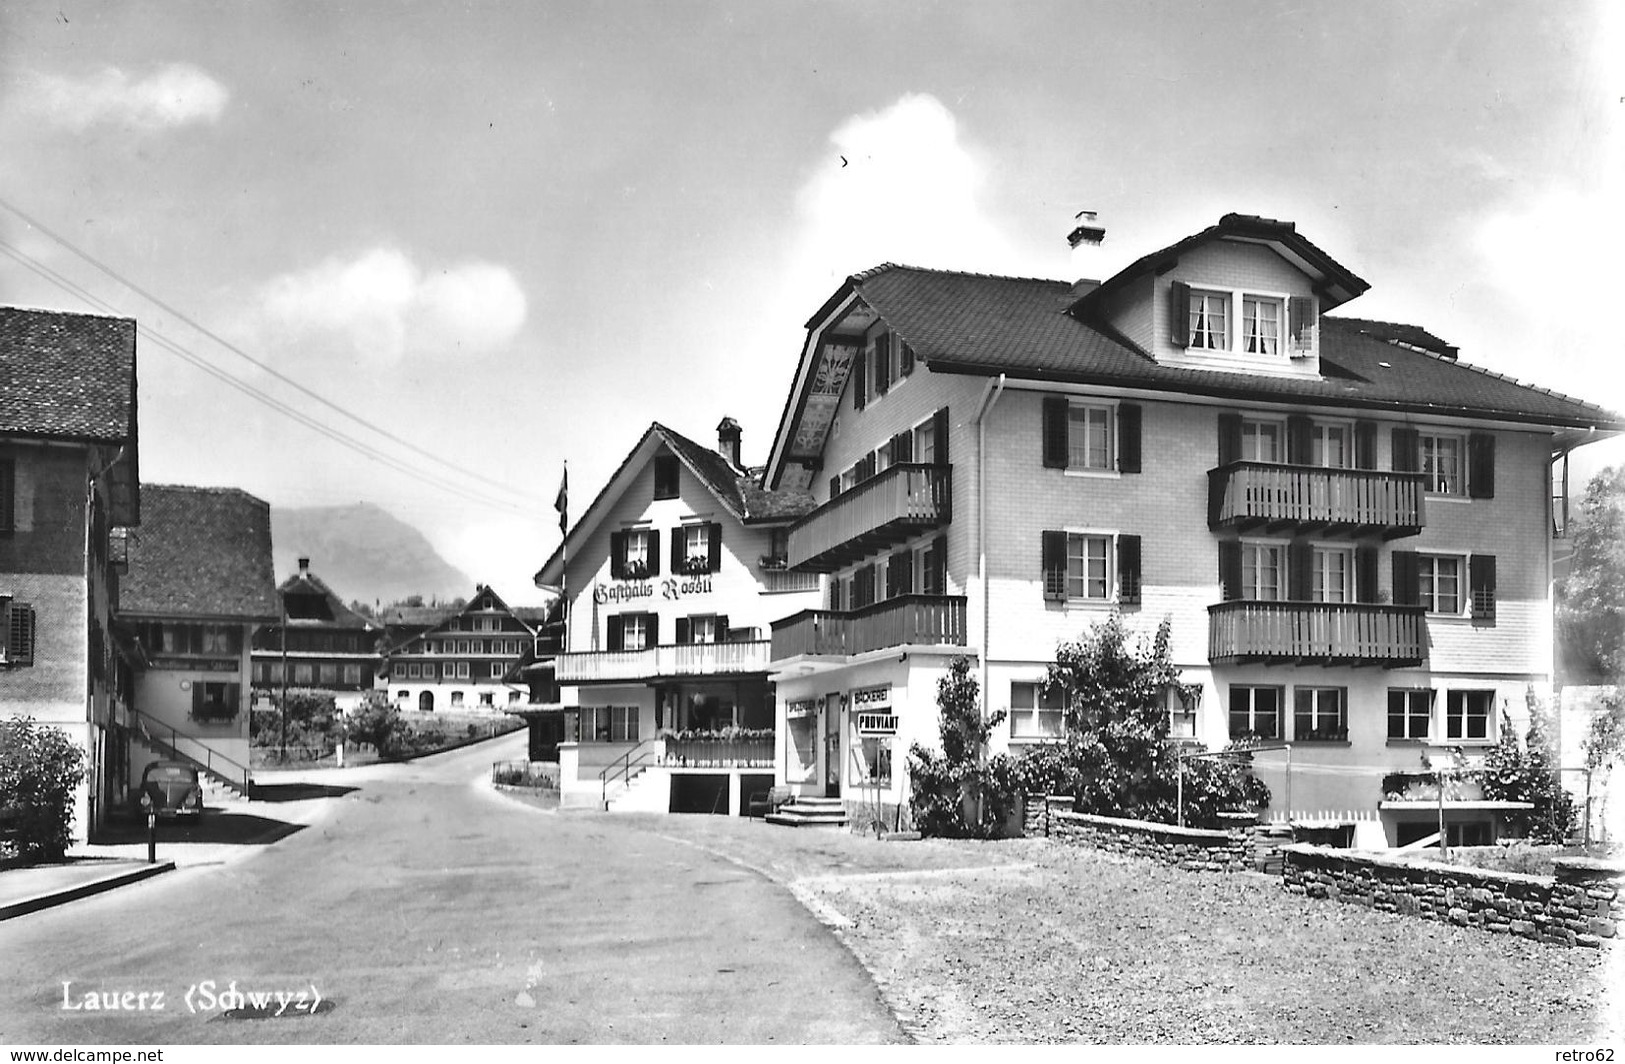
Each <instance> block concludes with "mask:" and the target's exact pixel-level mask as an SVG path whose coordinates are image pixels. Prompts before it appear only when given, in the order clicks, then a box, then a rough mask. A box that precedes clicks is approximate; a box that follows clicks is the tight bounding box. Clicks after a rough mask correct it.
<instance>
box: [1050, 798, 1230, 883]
mask: <svg viewBox="0 0 1625 1064" xmlns="http://www.w3.org/2000/svg"><path fill="white" fill-rule="evenodd" d="M1025 804H1026V808H1025V810H1024V813H1023V817H1022V821H1023V827H1024V829H1025V831H1026V833H1027V834H1028V835H1029V836H1034V835H1037V836H1048V837H1049V838H1053V839H1056V840H1058V841H1060V842H1063V843H1067V844H1069V845H1073V846H1087V847H1089V848H1091V849H1095V850H1104V851H1106V852H1107V853H1116V854H1122V855H1124V856H1126V857H1143V858H1146V859H1148V860H1152V861H1157V862H1159V863H1161V864H1166V865H1172V866H1173V867H1175V868H1183V869H1186V870H1188V871H1208V872H1239V871H1241V870H1243V869H1246V868H1250V867H1252V861H1253V845H1252V830H1251V829H1252V825H1253V822H1254V818H1253V817H1252V816H1251V815H1247V814H1232V815H1231V816H1232V818H1233V823H1234V826H1233V827H1230V828H1228V829H1227V830H1223V831H1208V830H1204V829H1201V828H1181V827H1175V826H1174V825H1172V824H1158V823H1154V822H1152V821H1149V820H1128V819H1125V818H1120V817H1108V816H1095V815H1094V814H1092V813H1074V812H1072V811H1071V809H1072V799H1071V798H1066V797H1049V798H1047V799H1046V798H1045V797H1044V796H1042V795H1028V796H1027V800H1026V803H1025Z"/></svg>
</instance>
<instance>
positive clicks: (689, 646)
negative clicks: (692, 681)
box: [554, 639, 771, 684]
mask: <svg viewBox="0 0 1625 1064" xmlns="http://www.w3.org/2000/svg"><path fill="white" fill-rule="evenodd" d="M770 645H771V643H770V641H769V640H766V639H753V640H751V641H749V642H745V643H674V644H670V645H666V646H657V647H645V648H644V649H642V650H593V651H576V652H573V653H569V654H560V655H559V656H558V657H557V658H556V659H554V670H555V672H554V674H555V676H556V677H557V679H558V682H559V683H561V684H584V683H614V682H621V681H633V680H653V679H655V678H657V677H663V676H739V675H748V674H750V673H757V672H766V671H767V661H768V650H769V647H770Z"/></svg>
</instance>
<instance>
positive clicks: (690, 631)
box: [677, 617, 694, 646]
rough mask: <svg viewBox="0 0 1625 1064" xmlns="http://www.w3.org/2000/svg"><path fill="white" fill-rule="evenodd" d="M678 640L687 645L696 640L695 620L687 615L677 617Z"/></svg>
mask: <svg viewBox="0 0 1625 1064" xmlns="http://www.w3.org/2000/svg"><path fill="white" fill-rule="evenodd" d="M677 642H679V643H681V644H683V645H685V646H686V645H687V644H689V643H692V642H694V622H693V621H690V620H689V619H688V618H687V617H679V618H677Z"/></svg>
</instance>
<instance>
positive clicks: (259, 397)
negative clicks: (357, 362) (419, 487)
mask: <svg viewBox="0 0 1625 1064" xmlns="http://www.w3.org/2000/svg"><path fill="white" fill-rule="evenodd" d="M0 251H3V252H5V253H6V254H7V255H8V256H10V257H11V258H12V259H14V260H15V261H17V262H18V263H20V264H22V265H23V266H25V267H27V268H28V269H30V270H32V271H33V272H34V273H36V274H38V275H39V276H40V277H42V278H44V279H45V280H47V281H49V282H51V283H52V284H54V285H56V286H57V287H58V288H61V289H62V290H63V291H65V292H68V293H69V294H70V295H73V296H76V297H77V298H79V299H81V300H83V301H85V302H86V303H87V304H89V305H90V306H92V307H94V308H96V309H98V310H102V311H104V312H106V313H109V314H117V313H119V310H118V308H117V307H115V306H113V305H112V304H111V303H109V302H108V301H106V300H104V299H102V298H101V297H99V296H97V295H95V294H94V293H92V292H90V291H88V290H87V289H85V288H84V287H82V286H81V285H79V284H78V283H76V282H75V281H73V280H72V279H70V278H68V277H66V276H64V275H62V274H61V273H58V272H57V271H56V270H53V269H51V268H50V267H49V266H46V265H45V264H44V263H42V262H40V261H39V260H37V259H35V258H33V256H31V255H29V254H28V253H27V252H24V251H22V250H21V249H19V248H17V247H15V246H13V245H11V244H9V243H7V242H5V241H3V240H0ZM140 330H141V334H142V335H143V336H145V337H146V338H147V339H148V340H149V341H151V342H153V343H155V344H157V345H158V346H159V347H161V348H163V349H165V350H167V351H169V352H170V353H171V354H174V355H175V356H176V357H177V358H180V359H181V360H182V361H184V362H187V363H188V364H190V365H192V366H195V367H196V368H198V369H200V370H202V371H203V372H205V373H207V374H209V375H210V376H212V377H214V378H216V379H217V380H220V381H221V382H223V383H225V384H227V385H229V386H230V387H232V388H235V389H237V390H238V391H240V392H242V393H243V394H245V395H247V396H249V397H250V398H251V399H254V400H256V401H257V402H260V403H262V404H264V405H265V406H267V407H270V408H271V409H272V410H274V411H276V412H277V413H280V414H282V415H283V416H285V417H288V418H290V419H292V420H294V421H297V422H299V423H300V424H302V425H304V426H306V427H307V428H309V429H311V430H312V431H314V432H317V433H319V434H320V435H322V436H325V437H327V438H328V439H330V440H332V441H334V442H335V443H338V444H340V445H341V446H343V447H346V448H348V449H350V450H352V451H354V452H356V453H357V454H360V455H362V456H363V457H365V458H370V459H372V460H373V461H376V462H378V463H379V464H381V465H384V466H387V467H389V468H391V469H394V470H396V471H397V472H400V473H404V474H406V475H407V476H411V477H413V478H415V479H418V480H420V481H423V482H425V483H427V484H429V485H431V486H434V487H438V488H440V489H441V490H443V491H446V492H449V493H451V494H454V495H457V496H459V497H461V498H463V499H466V500H467V501H469V502H473V503H478V504H480V505H483V506H487V507H490V508H492V509H497V510H503V511H505V512H508V513H512V514H516V515H519V516H524V517H531V516H534V514H533V512H532V511H530V510H528V509H526V508H524V507H522V506H519V505H517V504H514V503H512V502H508V501H506V500H503V499H499V498H497V497H495V496H491V495H488V494H485V493H482V492H477V491H475V490H473V489H470V488H468V487H466V486H464V485H461V484H458V483H457V482H455V481H451V480H447V479H445V477H444V476H443V475H441V474H438V473H432V472H429V471H427V470H425V469H422V468H419V467H417V466H414V465H412V464H410V463H408V462H406V461H404V460H402V459H400V458H397V457H396V456H394V455H391V454H389V453H388V452H386V451H382V450H380V449H378V448H377V447H374V446H372V445H371V444H368V443H366V442H364V441H362V440H359V439H357V438H355V437H354V436H351V435H350V434H348V433H345V432H342V431H340V430H338V429H335V428H333V427H332V426H330V425H327V424H324V423H323V422H321V421H319V420H317V419H316V418H314V417H312V416H310V415H309V414H306V413H305V412H304V411H301V410H299V409H298V408H296V407H294V406H291V405H290V404H288V403H286V402H283V401H282V400H281V399H278V398H277V397H275V396H273V395H271V394H270V393H268V392H266V391H264V390H263V389H260V388H258V387H256V386H255V385H253V384H251V383H249V382H247V381H244V380H242V379H241V378H239V377H236V376H234V375H233V374H231V373H230V372H228V371H227V370H224V369H221V368H220V367H218V366H216V365H214V364H213V363H211V362H210V361H208V360H207V359H206V358H204V357H202V356H201V355H199V354H197V353H196V352H194V351H192V350H190V349H189V348H187V347H186V346H184V345H183V344H180V343H178V342H176V341H174V340H170V339H169V338H168V337H166V336H164V335H162V334H161V333H158V332H156V331H154V330H153V329H151V328H149V327H147V326H140ZM453 468H455V467H453Z"/></svg>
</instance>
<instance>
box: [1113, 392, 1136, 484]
mask: <svg viewBox="0 0 1625 1064" xmlns="http://www.w3.org/2000/svg"><path fill="white" fill-rule="evenodd" d="M1117 471H1118V472H1119V473H1138V472H1139V471H1140V407H1139V405H1138V404H1137V403H1122V404H1119V405H1118V407H1117Z"/></svg>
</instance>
